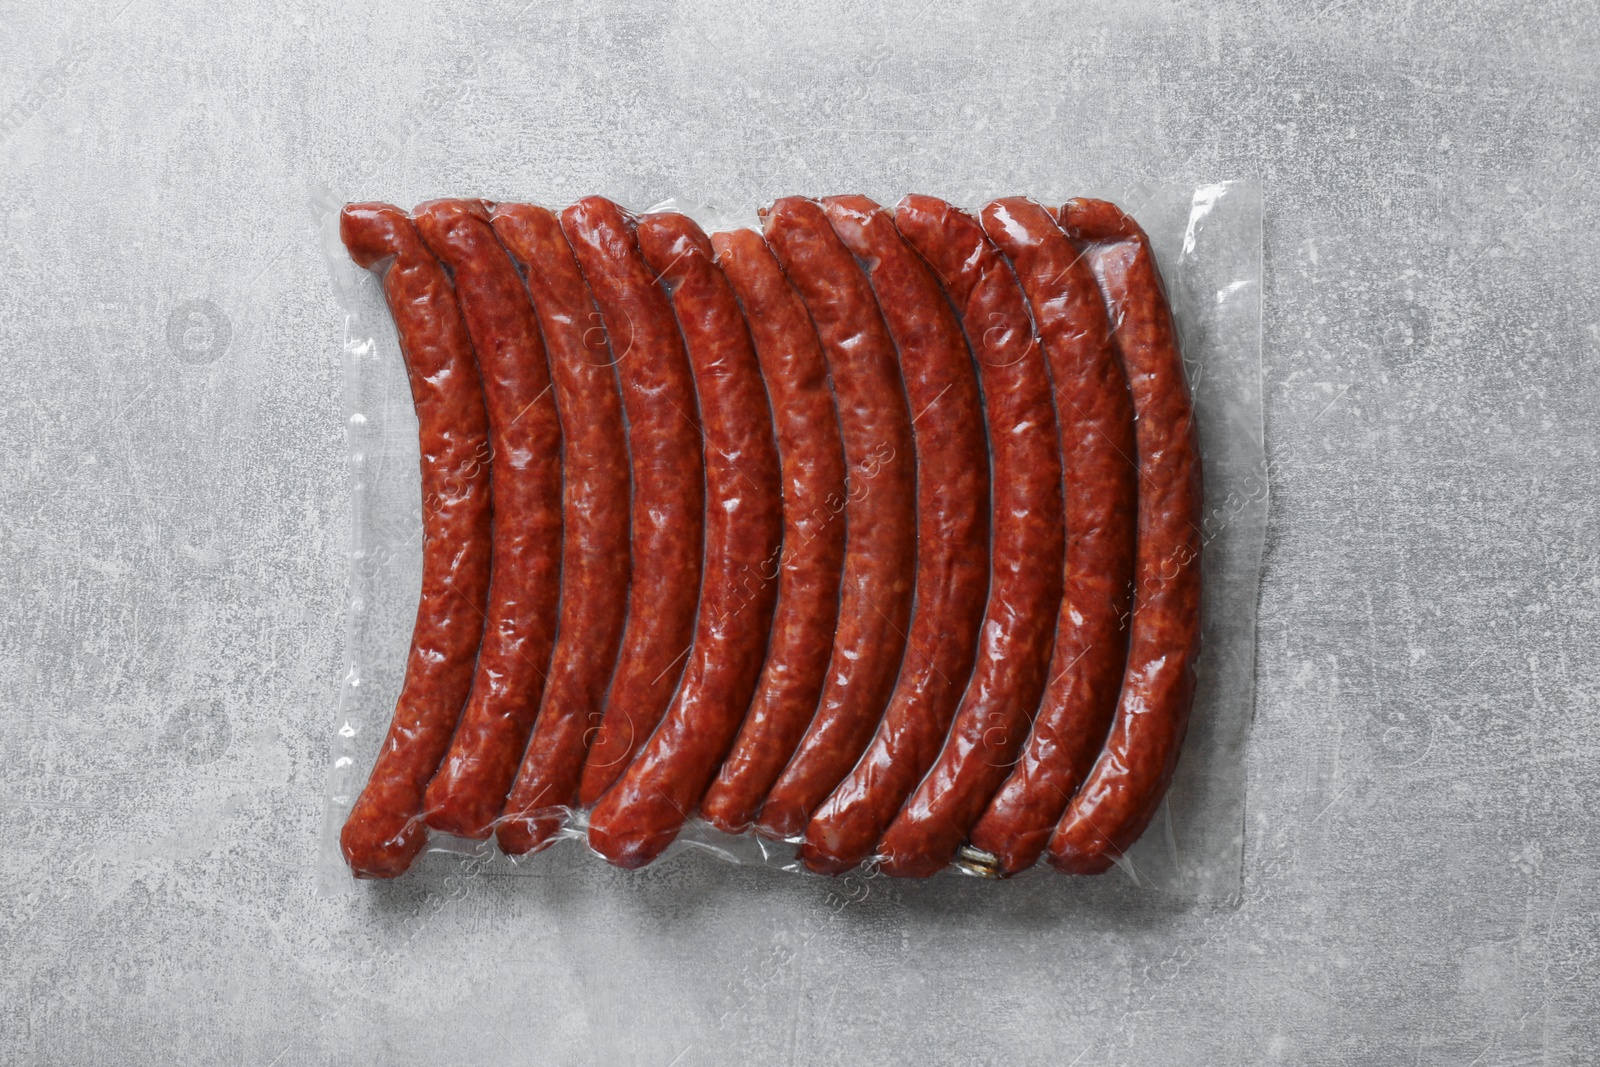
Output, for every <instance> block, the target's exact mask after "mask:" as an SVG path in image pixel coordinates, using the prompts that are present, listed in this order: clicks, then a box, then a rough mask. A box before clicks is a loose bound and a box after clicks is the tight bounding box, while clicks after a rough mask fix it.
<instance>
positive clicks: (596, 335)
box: [493, 204, 630, 855]
mask: <svg viewBox="0 0 1600 1067" xmlns="http://www.w3.org/2000/svg"><path fill="white" fill-rule="evenodd" d="M493 220H494V228H495V232H496V233H498V234H499V235H500V240H501V241H502V242H503V243H504V244H505V246H506V248H507V250H508V251H510V253H511V255H512V257H513V258H515V259H516V260H517V262H519V263H520V264H522V266H523V268H524V270H525V271H526V272H527V286H528V295H529V296H531V297H532V298H533V307H534V310H535V311H536V312H537V313H538V316H539V324H540V326H541V327H543V331H544V340H545V347H546V348H547V349H548V351H549V357H550V376H551V380H552V382H553V383H554V386H555V398H556V410H557V411H558V412H560V413H561V423H562V426H561V430H562V438H563V440H562V475H563V482H562V514H563V539H562V547H561V612H560V614H561V621H560V625H559V628H558V630H557V632H556V646H555V653H554V656H553V657H552V658H551V661H550V671H549V674H550V679H549V682H548V683H547V684H546V685H545V690H544V700H543V702H542V704H541V706H540V710H539V718H538V720H537V721H536V722H535V723H534V727H533V736H532V737H530V738H529V739H528V747H527V751H526V753H525V754H524V755H523V757H522V767H521V769H520V770H519V771H518V772H517V780H516V784H514V785H513V786H512V788H511V796H510V797H509V798H508V799H507V801H506V809H505V814H504V815H502V816H501V820H500V823H499V825H498V826H497V827H496V829H495V839H496V840H497V841H498V842H499V843H500V848H501V849H502V850H504V851H505V852H506V853H507V854H509V855H521V854H522V853H525V852H532V851H534V850H536V849H539V848H542V847H544V846H545V845H546V844H548V843H549V842H550V841H551V840H553V839H554V836H555V834H556V832H557V831H558V830H560V829H561V827H562V826H563V825H565V823H566V817H567V811H568V810H569V809H570V808H572V807H573V806H574V805H576V804H577V802H578V778H579V775H581V774H582V773H583V759H584V756H585V755H586V754H587V753H588V747H589V743H588V738H589V734H590V731H591V730H592V729H594V728H595V727H597V726H598V725H599V724H600V716H601V712H602V708H603V706H604V703H605V697H606V686H607V685H608V684H609V683H610V681H611V672H612V670H613V669H614V668H615V666H616V663H617V648H618V646H620V645H621V643H622V627H623V623H624V622H625V621H626V619H627V614H628V575H629V572H630V567H629V556H628V496H629V493H628V489H629V479H628V445H627V438H626V436H625V433H624V431H623V426H622V398H621V397H620V396H619V395H618V393H617V374H616V371H615V370H614V369H613V368H612V365H611V364H612V359H611V350H610V347H609V346H608V345H607V344H606V331H605V327H604V325H602V323H601V321H600V313H599V312H597V311H596V310H595V307H594V300H593V298H592V297H591V296H590V295H589V287H588V285H587V284H585V283H584V280H583V275H582V274H581V273H579V271H578V264H577V261H576V260H574V259H573V258H572V249H571V247H569V246H568V244H567V239H566V237H565V236H564V235H563V234H562V232H561V223H560V222H559V221H557V219H556V217H555V215H554V214H552V213H551V212H549V211H546V210H545V209H544V208H542V207H535V206H533V205H529V204H497V205H496V206H495V209H494V213H493Z"/></svg>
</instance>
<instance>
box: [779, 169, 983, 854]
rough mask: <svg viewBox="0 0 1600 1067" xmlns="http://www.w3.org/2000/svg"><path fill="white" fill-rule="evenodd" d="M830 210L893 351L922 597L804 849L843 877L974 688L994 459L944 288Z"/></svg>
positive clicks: (903, 248)
mask: <svg viewBox="0 0 1600 1067" xmlns="http://www.w3.org/2000/svg"><path fill="white" fill-rule="evenodd" d="M822 204H823V210H825V211H826V212H827V214H828V221H829V222H831V223H832V224H833V230H834V232H835V233H837V234H838V235H839V238H840V240H842V241H843V242H844V244H845V247H846V248H848V249H850V251H851V252H852V253H853V254H854V255H855V257H856V259H857V260H858V261H860V262H861V263H862V265H863V266H865V267H866V269H867V277H868V278H869V279H870V280H871V282H872V288H873V290H874V291H875V292H876V293H877V294H878V306H879V308H881V309H882V311H883V318H884V322H885V323H886V324H887V325H888V327H889V335H890V337H892V338H893V340H894V343H895V347H896V348H897V349H898V350H899V353H900V371H901V377H902V378H903V379H904V380H905V388H906V398H907V400H908V401H909V402H910V406H911V412H912V418H911V429H912V432H913V439H914V443H915V447H916V472H917V573H916V593H915V599H914V601H913V608H912V615H911V630H910V632H909V633H908V634H907V637H906V651H905V657H904V659H903V660H902V661H901V664H900V676H899V678H898V679H897V680H896V682H895V687H894V693H893V695H892V696H891V697H890V698H889V706H888V708H887V709H886V710H885V711H884V713H883V720H882V721H881V722H880V723H879V724H878V730H877V733H876V734H875V735H874V736H873V738H872V742H871V743H870V744H869V745H868V746H867V750H866V752H864V753H863V754H862V756H861V758H860V760H859V761H858V762H857V763H856V765H855V768H854V769H853V770H852V771H851V772H850V773H849V775H847V776H846V777H845V779H844V781H842V782H840V783H839V785H838V787H837V788H836V789H834V791H833V793H832V794H830V795H829V797H828V799H827V800H826V801H825V802H824V803H823V805H822V806H821V807H820V808H818V809H817V811H816V813H815V814H814V815H813V816H812V818H811V822H810V824H809V825H808V826H807V827H806V835H805V842H804V844H802V845H801V847H800V858H801V860H802V861H803V862H804V863H805V865H806V866H807V867H809V868H811V869H812V870H814V871H818V872H820V873H823V874H839V873H841V872H843V871H846V870H849V869H850V868H852V867H854V866H856V865H857V864H859V863H860V862H861V861H862V860H863V859H865V858H866V857H867V856H868V855H870V854H871V853H872V850H873V846H874V845H876V844H877V843H878V838H879V836H880V835H882V833H883V831H884V829H885V828H886V827H888V825H889V823H890V821H891V820H893V819H894V817H895V813H896V812H898V811H899V810H900V805H901V804H902V803H904V802H905V799H906V797H907V796H909V795H910V793H911V791H912V790H913V789H914V788H916V785H917V783H918V782H919V781H921V780H922V776H923V774H924V772H926V771H927V769H928V766H929V765H930V764H931V763H933V761H934V758H935V757H936V756H938V754H939V748H940V746H941V745H942V744H943V743H944V738H945V732H946V731H947V730H948V729H949V728H950V720H951V718H952V717H953V716H954V715H955V712H956V706H957V705H958V704H959V703H960V701H961V695H962V693H963V692H965V691H966V688H967V682H968V679H970V678H971V676H972V664H973V660H974V659H975V658H976V656H977V643H978V626H979V623H980V622H981V621H982V619H983V608H984V599H985V596H986V594H987V593H988V589H989V449H988V442H987V441H986V440H985V438H984V426H983V410H982V407H981V405H980V402H979V398H978V377H977V374H976V372H975V371H974V370H973V366H972V353H971V352H970V351H969V350H968V348H967V342H966V339H965V338H964V337H963V336H962V334H961V324H960V323H959V322H957V321H956V317H955V315H954V313H953V312H952V311H951V310H950V304H949V302H948V301H947V300H946V299H945V295H944V293H943V292H941V291H940V289H939V283H938V281H937V280H935V278H934V276H933V275H932V274H931V273H930V272H929V271H928V267H927V265H926V264H925V263H923V261H922V259H921V257H919V256H918V255H917V253H916V252H914V251H913V250H912V249H911V246H909V245H907V244H906V242H905V239H904V238H902V237H901V236H900V233H899V231H897V230H896V229H895V226H894V222H893V220H891V219H890V217H889V215H888V213H886V212H885V211H884V210H883V209H882V208H880V207H879V206H878V205H877V204H875V203H873V202H872V201H871V200H869V199H867V198H866V197H864V196H836V197H829V198H828V199H826V200H824V201H823V202H822ZM953 848H954V846H952V850H953Z"/></svg>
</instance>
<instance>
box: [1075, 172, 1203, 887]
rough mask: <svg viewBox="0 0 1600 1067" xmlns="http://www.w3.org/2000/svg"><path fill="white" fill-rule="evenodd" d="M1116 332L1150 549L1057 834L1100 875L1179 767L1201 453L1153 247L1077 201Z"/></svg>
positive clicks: (1096, 206) (1078, 870) (1142, 537)
mask: <svg viewBox="0 0 1600 1067" xmlns="http://www.w3.org/2000/svg"><path fill="white" fill-rule="evenodd" d="M1059 217H1060V221H1061V225H1062V228H1063V229H1065V230H1066V232H1067V233H1068V235H1070V236H1071V237H1072V238H1073V239H1074V240H1076V241H1078V242H1080V243H1082V244H1084V245H1086V246H1087V247H1086V249H1085V251H1086V253H1087V256H1088V260H1089V263H1090V265H1091V266H1092V268H1093V270H1094V274H1095V277H1096V278H1097V279H1098V280H1099V282H1100V288H1101V290H1102V291H1103V292H1104V294H1105V302H1106V304H1107V305H1108V306H1109V308H1110V311H1111V317H1112V321H1113V322H1114V323H1115V326H1116V334H1115V336H1116V342H1117V348H1118V351H1119V352H1120V353H1121V356H1122V362H1123V364H1124V365H1125V366H1126V367H1127V375H1128V383H1129V385H1130V387H1131V388H1132V392H1133V407H1134V411H1135V412H1136V413H1137V415H1138V423H1137V426H1136V429H1137V432H1138V453H1139V551H1138V561H1137V565H1136V572H1135V590H1134V606H1133V626H1132V631H1133V632H1132V636H1131V638H1130V641H1129V649H1128V666H1127V673H1126V675H1125V677H1124V678H1123V681H1122V697H1121V700H1120V701H1119V702H1118V704H1117V711H1116V718H1115V719H1114V720H1113V721H1112V724H1111V733H1110V735H1109V736H1108V737H1107V738H1106V741H1105V748H1104V750H1103V751H1102V752H1101V753H1100V756H1099V758H1098V759H1097V760H1096V761H1095V763H1094V767H1093V768H1092V769H1091V770H1090V771H1089V775H1088V777H1087V778H1086V779H1084V782H1083V785H1082V786H1081V787H1079V789H1078V792H1077V794H1076V795H1075V796H1074V797H1073V798H1072V802H1071V803H1070V804H1069V805H1067V810H1066V813H1065V814H1064V815H1062V817H1061V821H1060V822H1059V823H1058V824H1057V825H1056V829H1055V833H1054V834H1052V835H1051V837H1050V852H1049V860H1050V863H1051V864H1052V865H1053V866H1055V867H1057V868H1059V869H1060V870H1063V871H1066V872H1068V873H1069V874H1098V873H1099V872H1101V871H1104V870H1105V869H1106V868H1108V867H1110V866H1111V864H1112V862H1113V861H1114V860H1115V859H1116V858H1117V857H1119V856H1121V855H1122V854H1123V853H1124V852H1125V851H1127V849H1128V848H1129V847H1130V846H1131V845H1132V844H1133V843H1134V842H1135V841H1137V840H1138V839H1139V835H1140V834H1142V833H1144V830H1145V827H1146V826H1148V825H1149V824H1150V819H1151V817H1152V816H1154V814H1155V812H1156V808H1157V807H1158V806H1160V803H1161V798H1162V797H1163V796H1164V795H1165V794H1166V791H1167V786H1168V785H1169V784H1170V783H1171V781H1172V773H1173V771H1174V770H1175V769H1176V768H1177V764H1178V750H1179V749H1180V748H1181V747H1182V745H1183V736H1184V733H1185V731H1186V730H1187V729H1188V725H1189V709H1190V706H1191V705H1192V704H1193V702H1194V687H1195V661H1196V660H1197V659H1198V658H1199V655H1200V521H1201V510H1202V506H1203V505H1202V488H1201V481H1200V448H1199V441H1198V438H1197V437H1196V433H1195V422H1194V406H1193V403H1192V402H1191V400H1190V398H1189V384H1188V381H1187V379H1186V378H1185V377H1184V370H1183V359H1182V357H1181V356H1180V355H1179V353H1178V337H1177V331H1176V330H1175V329H1174V328H1173V324H1172V312H1171V311H1170V310H1169V308H1168V307H1167V300H1166V295H1165V293H1164V292H1163V291H1162V287H1161V274H1160V272H1159V270H1158V269H1157V267H1156V262H1155V257H1154V255H1153V254H1152V253H1151V251H1150V241H1149V239H1148V238H1147V237H1146V236H1145V233H1144V231H1143V230H1141V229H1140V228H1139V225H1138V223H1136V222H1134V221H1133V220H1132V219H1131V218H1129V217H1128V216H1126V215H1124V214H1123V213H1122V212H1121V211H1120V210H1118V209H1117V207H1116V206H1115V205H1113V204H1108V203H1106V202H1104V201H1100V200H1070V201H1068V202H1067V203H1066V204H1065V205H1064V206H1063V207H1062V208H1061V211H1060V216H1059Z"/></svg>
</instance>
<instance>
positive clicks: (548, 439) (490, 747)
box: [412, 200, 561, 838]
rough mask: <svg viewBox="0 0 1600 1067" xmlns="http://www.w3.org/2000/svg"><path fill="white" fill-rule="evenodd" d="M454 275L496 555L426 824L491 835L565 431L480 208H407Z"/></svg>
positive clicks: (551, 537)
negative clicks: (483, 424) (477, 643)
mask: <svg viewBox="0 0 1600 1067" xmlns="http://www.w3.org/2000/svg"><path fill="white" fill-rule="evenodd" d="M412 217H413V219H414V220H415V221H416V226H417V232H418V233H420V234H421V235H422V240H423V243H425V244H426V245H427V246H428V247H429V248H430V249H431V250H432V251H433V254H434V255H435V256H437V257H438V258H439V261H440V262H442V263H443V264H444V265H445V266H446V267H448V268H449V269H450V271H451V274H452V276H453V277H454V279H455V287H456V298H457V300H458V302H459V303H460V305H461V314H462V317H463V318H464V319H465V320H466V324H467V335H468V337H470V338H471V339H472V347H473V351H474V352H475V353H476V354H477V361H478V377H479V380H480V381H481V382H482V384H483V396H484V403H485V405H486V406H487V408H488V414H489V444H490V452H491V459H490V461H489V474H490V479H491V481H492V483H493V501H494V503H493V512H494V517H493V526H492V529H493V538H494V540H493V555H492V557H491V558H492V566H491V570H490V578H489V609H488V617H487V620H486V622H485V623H484V630H483V643H482V647H481V648H480V649H479V650H478V666H477V671H476V674H475V675H474V677H473V681H472V694H471V696H469V697H468V698H467V706H466V708H465V709H464V710H463V711H462V713H461V721H460V722H459V723H458V724H457V725H456V732H455V737H454V739H453V740H452V741H451V743H450V751H449V752H448V753H447V754H446V755H445V759H444V762H443V763H442V764H441V765H440V767H439V770H438V772H437V773H436V774H435V775H434V777H433V781H432V782H431V783H430V784H429V785H428V791H427V794H426V796H425V797H424V801H423V811H424V813H425V816H424V817H425V819H426V821H427V823H428V825H429V826H430V827H432V828H433V829H435V830H441V831H444V832H446V833H451V834H456V835H458V836H461V837H469V838H484V837H488V836H489V833H490V831H491V829H492V824H493V822H494V820H495V818H496V817H497V816H498V815H499V814H500V809H501V808H502V807H504V805H505V800H506V794H507V793H508V792H509V791H510V789H511V782H512V779H513V778H515V777H516V773H517V766H518V764H519V763H521V761H522V751H523V749H524V748H525V747H526V746H527V743H528V731H529V730H531V729H532V728H533V720H534V716H535V715H536V714H537V712H538V710H539V698H540V696H541V695H542V693H543V692H544V683H545V672H546V671H547V670H548V669H549V665H550V647H551V645H552V644H553V643H554V641H555V633H556V601H557V597H558V596H559V594H560V588H561V587H560V577H559V575H560V569H561V424H560V421H559V420H558V419H557V417H556V406H555V398H554V397H552V396H551V395H550V372H549V368H548V366H547V365H546V363H545V352H544V343H543V341H541V339H540V337H539V323H538V321H537V320H536V319H535V318H534V315H533V307H532V306H531V305H530V304H529V303H528V294H527V293H526V292H525V291H524V290H523V288H522V279H521V278H520V277H519V276H518V274H517V269H516V267H514V266H513V265H512V263H511V260H510V259H508V258H507V257H506V253H505V249H503V248H501V247H500V241H499V240H498V239H497V238H496V237H495V234H494V229H493V227H491V226H490V225H489V213H488V211H487V210H486V209H485V208H484V206H483V204H482V203H480V202H478V201H469V200H436V201H433V202H432V203H429V204H424V205H422V206H420V207H418V208H417V209H416V210H415V211H414V212H413V213H412Z"/></svg>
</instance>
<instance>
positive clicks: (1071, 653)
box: [972, 197, 1138, 875]
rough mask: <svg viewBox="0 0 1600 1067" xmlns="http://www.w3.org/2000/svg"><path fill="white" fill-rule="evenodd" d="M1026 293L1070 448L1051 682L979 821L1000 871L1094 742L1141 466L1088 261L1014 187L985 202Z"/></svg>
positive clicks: (1105, 696)
mask: <svg viewBox="0 0 1600 1067" xmlns="http://www.w3.org/2000/svg"><path fill="white" fill-rule="evenodd" d="M983 224H984V228H985V229H986V230H987V231H988V232H989V236H990V237H992V238H993V239H994V241H995V243H996V244H997V245H999V246H1000V249H1001V250H1002V251H1003V252H1005V253H1006V255H1007V256H1009V257H1010V258H1011V261H1012V263H1013V264H1014V265H1015V267H1016V271H1017V278H1018V279H1019V280H1020V281H1021V282H1022V289H1023V291H1024V292H1025V293H1027V294H1028V300H1029V302H1030V303H1031V304H1032V306H1033V314H1034V320H1035V321H1036V322H1037V323H1038V326H1039V335H1040V337H1041V338H1042V339H1043V341H1044V351H1045V355H1046V357H1047V358H1048V359H1049V361H1050V369H1051V372H1052V374H1053V376H1054V378H1055V390H1056V413H1057V417H1058V419H1059V421H1060V424H1061V452H1062V455H1063V456H1064V457H1065V458H1066V464H1067V468H1066V509H1067V579H1066V593H1065V599H1064V601H1063V603H1062V608H1061V621H1060V623H1059V624H1058V627H1057V630H1056V647H1055V654H1054V657H1053V659H1052V662H1051V666H1050V685H1049V687H1048V689H1046V691H1045V697H1044V701H1043V703H1042V704H1041V705H1040V707H1039V714H1038V716H1037V717H1036V718H1035V720H1034V724H1033V732H1032V734H1031V735H1030V736H1029V738H1028V743H1027V746H1026V747H1025V748H1024V749H1023V752H1022V758H1021V759H1020V760H1018V762H1017V765H1016V767H1015V768H1014V769H1013V770H1012V772H1011V776H1010V777H1009V778H1007V779H1006V782H1005V784H1004V785H1003V786H1002V787H1001V789H1000V791H999V792H998V793H997V794H996V795H995V797H994V799H993V800H991V801H990V803H989V808H988V811H987V812H986V813H985V814H984V817H983V819H982V820H981V821H980V823H979V825H978V827H976V828H975V831H974V834H973V841H972V844H973V846H974V847H976V848H978V849H981V850H983V851H986V852H989V853H991V854H992V855H993V856H995V857H996V863H995V867H996V869H997V871H998V873H1000V874H1003V875H1008V874H1014V873H1016V872H1017V871H1019V870H1022V869H1024V868H1026V867H1030V866H1032V865H1033V863H1034V861H1035V860H1037V859H1038V858H1039V853H1040V852H1041V851H1043V849H1044V846H1045V842H1046V841H1047V840H1048V838H1049V834H1050V831H1051V829H1052V828H1053V827H1054V826H1055V823H1056V820H1057V819H1058V818H1059V817H1060V815H1061V812H1062V810H1063V809H1065V808H1066V806H1067V801H1068V799H1069V798H1070V797H1071V796H1072V794H1073V792H1074V791H1076V790H1077V788H1078V785H1079V783H1080V782H1082V781H1083V776H1084V775H1085V774H1086V773H1087V772H1088V770H1089V765H1090V764H1091V763H1093V761H1094V759H1095V756H1096V755H1097V754H1098V753H1099V752H1100V746H1101V744H1102V743H1103V742H1104V741H1105V737H1106V731H1107V729H1108V728H1109V727H1110V724H1111V716H1112V713H1113V711H1114V710H1115V709H1116V704H1117V692H1118V690H1119V689H1120V687H1121V684H1122V672H1123V668H1124V666H1125V665H1126V662H1127V648H1128V626H1127V617H1128V607H1129V597H1130V595H1131V592H1132V583H1133V558H1134V534H1135V522H1136V516H1137V507H1138V470H1137V466H1136V463H1135V456H1136V455H1137V452H1136V449H1135V445H1134V423H1133V415H1134V412H1133V400H1132V397H1131V396H1130V395H1129V392H1128V384H1127V377H1126V375H1125V374H1124V373H1123V370H1122V365H1121V362H1120V360H1119V359H1118V358H1117V354H1116V348H1115V346H1114V344H1113V343H1112V340H1111V336H1110V324H1109V321H1108V319H1107V317H1106V312H1105V302H1104V301H1103V300H1102V299H1101V297H1100V291H1099V287H1098V286H1097V285H1096V284H1095V280H1094V275H1093V273H1092V272H1091V271H1090V269H1089V266H1088V264H1087V262H1085V261H1084V259H1083V257H1082V256H1081V255H1080V254H1079V253H1078V250H1077V249H1076V248H1075V247H1074V246H1073V244H1072V242H1071V241H1070V240H1068V239H1067V236H1066V235H1065V234H1063V233H1062V232H1061V230H1060V228H1059V227H1058V226H1057V225H1056V224H1055V220H1054V219H1052V218H1051V217H1050V214H1049V212H1047V211H1046V210H1045V209H1044V208H1042V207H1040V206H1039V205H1038V204H1035V203H1034V202H1032V201H1031V200H1025V199H1022V198H1020V197H1013V198H1007V199H1002V200H996V201H995V202H994V203H992V204H990V205H989V206H988V207H987V208H985V209H984V211H983Z"/></svg>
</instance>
